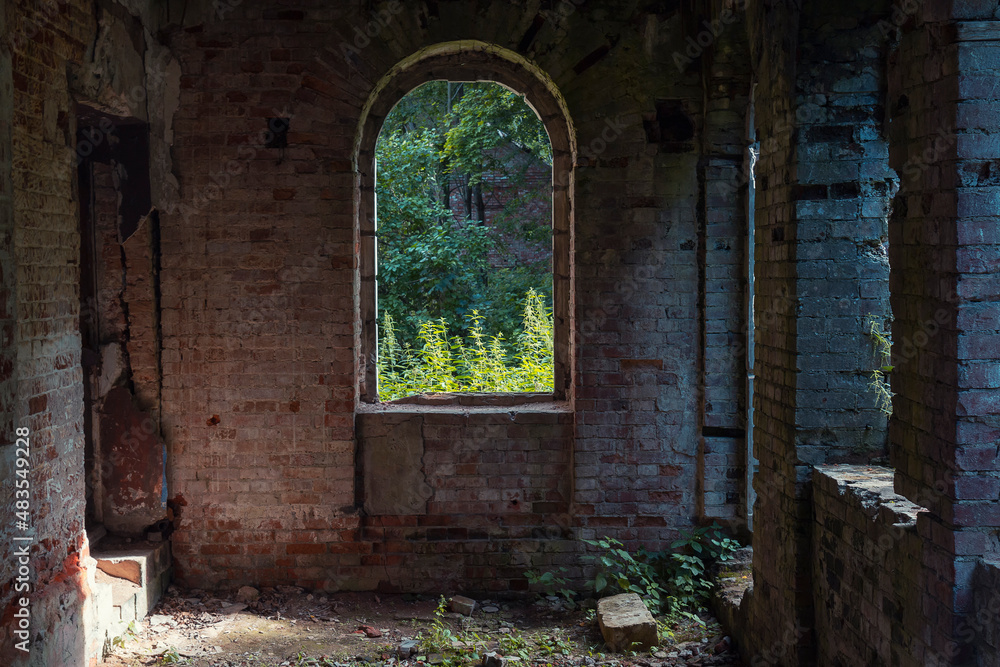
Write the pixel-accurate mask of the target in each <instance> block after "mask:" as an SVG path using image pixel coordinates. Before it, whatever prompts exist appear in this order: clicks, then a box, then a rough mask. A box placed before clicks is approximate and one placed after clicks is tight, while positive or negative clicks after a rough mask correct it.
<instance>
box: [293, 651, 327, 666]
mask: <svg viewBox="0 0 1000 667" xmlns="http://www.w3.org/2000/svg"><path fill="white" fill-rule="evenodd" d="M282 664H285V663H282ZM337 664H338V663H337V662H336V661H335V660H334V659H333V658H330V657H327V656H325V655H323V656H320V657H318V658H311V657H309V656H307V655H306V654H305V653H301V652H300V653H297V654H296V655H295V667H335V665H337Z"/></svg>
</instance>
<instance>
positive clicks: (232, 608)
mask: <svg viewBox="0 0 1000 667" xmlns="http://www.w3.org/2000/svg"><path fill="white" fill-rule="evenodd" d="M246 608H247V606H246V605H245V604H243V603H242V602H237V603H236V604H231V605H226V606H225V607H223V608H222V609H220V610H219V613H221V614H226V615H230V614H238V613H239V612H241V611H243V610H244V609H246Z"/></svg>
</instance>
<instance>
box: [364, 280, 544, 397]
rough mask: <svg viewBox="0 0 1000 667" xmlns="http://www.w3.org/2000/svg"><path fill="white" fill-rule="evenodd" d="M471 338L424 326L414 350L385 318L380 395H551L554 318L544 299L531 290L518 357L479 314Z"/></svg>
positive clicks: (441, 326)
mask: <svg viewBox="0 0 1000 667" xmlns="http://www.w3.org/2000/svg"><path fill="white" fill-rule="evenodd" d="M469 320H470V321H471V325H470V327H469V333H468V338H467V339H466V340H462V338H460V337H458V336H453V337H451V338H450V339H449V338H448V325H447V322H446V321H445V320H444V319H440V320H437V321H433V320H427V321H424V322H422V323H421V324H420V329H419V333H418V335H417V339H418V341H419V342H420V347H419V348H416V349H414V348H413V347H411V346H410V345H409V344H407V343H402V342H401V341H400V334H399V330H398V329H397V326H396V322H395V321H394V319H393V318H392V316H391V315H390V314H389V313H388V312H386V313H383V316H382V326H381V329H380V332H379V334H380V335H379V359H378V387H379V396H380V398H381V399H382V400H384V401H391V400H394V399H396V398H401V397H403V396H410V395H413V394H424V393H431V392H459V391H476V392H522V391H551V390H552V387H553V366H552V315H551V313H550V312H549V310H548V308H546V306H545V303H544V302H543V300H542V296H541V295H540V294H538V293H537V292H535V291H534V290H529V291H528V293H527V294H526V295H525V298H524V303H523V315H522V320H521V330H520V331H518V332H517V333H516V337H515V347H514V351H513V355H512V356H511V355H509V354H508V352H507V349H506V347H505V346H504V344H503V338H502V336H499V335H497V336H487V335H486V333H485V332H484V330H483V320H484V318H483V317H482V316H481V315H480V314H479V312H478V311H473V312H472V314H471V315H470V316H469Z"/></svg>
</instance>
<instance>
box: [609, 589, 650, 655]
mask: <svg viewBox="0 0 1000 667" xmlns="http://www.w3.org/2000/svg"><path fill="white" fill-rule="evenodd" d="M597 623H598V625H599V626H600V628H601V635H602V636H603V637H604V643H605V644H607V645H608V648H609V649H611V650H612V651H615V652H622V651H627V650H642V651H645V650H647V649H649V648H651V647H653V646H658V645H659V636H658V635H657V632H656V621H655V620H654V619H653V615H652V614H650V613H649V609H647V608H646V604H645V603H644V602H643V601H642V598H640V597H639V596H638V595H636V594H635V593H622V594H621V595H612V596H611V597H606V598H603V599H602V600H601V601H600V602H598V603H597Z"/></svg>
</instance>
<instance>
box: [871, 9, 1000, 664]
mask: <svg viewBox="0 0 1000 667" xmlns="http://www.w3.org/2000/svg"><path fill="white" fill-rule="evenodd" d="M941 4H942V5H943V4H945V3H941ZM974 4H975V3H962V5H974ZM923 9H924V10H925V11H924V13H923V14H922V15H920V16H918V17H917V19H916V20H915V21H913V22H911V23H908V24H907V28H908V29H907V30H905V31H903V35H902V39H901V41H900V44H899V47H898V50H897V51H896V53H894V54H893V59H892V60H891V62H890V69H889V74H890V76H889V103H890V107H889V110H890V117H891V128H892V134H891V139H892V153H891V164H892V166H893V168H894V169H895V170H896V171H897V172H898V173H899V176H900V191H899V194H898V195H897V197H896V201H895V203H894V209H893V217H892V226H891V229H892V236H891V239H890V246H889V247H890V261H891V264H892V283H891V284H892V304H893V311H894V312H895V313H896V322H895V324H894V333H895V336H894V338H895V340H894V345H893V362H894V364H895V369H894V370H893V372H892V385H893V390H894V391H895V392H896V397H895V406H896V412H895V416H894V418H893V420H892V423H891V426H890V442H891V459H892V463H893V465H894V466H895V468H896V475H895V486H896V490H897V491H898V492H900V493H902V494H904V495H905V496H907V497H908V498H909V499H911V500H913V501H914V502H916V503H918V504H920V505H923V506H925V507H927V508H928V509H929V510H930V513H929V514H930V516H929V517H928V518H929V520H928V522H927V526H928V528H927V530H925V531H924V538H925V540H927V543H928V546H927V548H926V551H925V555H924V559H925V566H926V567H927V569H928V573H927V583H926V586H925V587H924V590H925V593H924V602H923V607H924V609H925V613H926V614H927V615H928V617H929V618H932V619H933V618H936V619H938V620H937V622H936V623H935V625H934V626H933V627H931V628H928V633H929V636H928V643H929V645H930V649H929V650H931V651H932V654H930V655H926V656H925V664H954V665H960V664H970V661H972V660H974V658H973V657H972V655H971V654H972V652H973V651H972V645H973V640H972V639H970V633H969V629H970V625H969V622H970V621H969V620H968V619H965V620H963V618H962V615H963V614H964V613H967V612H968V611H970V609H971V604H972V593H973V591H972V575H973V569H974V567H975V562H976V561H977V560H978V558H979V556H980V555H982V554H986V555H987V556H993V557H994V558H995V557H996V556H997V554H998V552H1000V544H998V539H997V536H996V529H997V527H998V526H1000V503H998V502H997V501H998V500H1000V478H998V477H997V460H998V439H1000V394H998V391H997V390H998V388H1000V362H998V361H997V350H998V349H1000V291H998V287H997V285H998V279H997V274H996V272H997V269H998V268H1000V226H998V225H997V213H998V210H1000V207H998V203H997V202H998V195H1000V187H998V186H1000V162H998V160H1000V142H998V141H997V139H996V136H995V134H994V133H995V132H996V130H997V128H998V127H1000V108H998V107H997V104H996V102H995V101H994V100H995V97H996V95H995V92H994V87H995V82H996V76H997V68H998V64H1000V22H998V21H993V20H987V21H981V20H975V19H979V18H988V19H992V14H991V13H990V14H988V15H984V16H982V17H979V16H975V15H974V14H969V15H958V14H959V12H967V13H968V12H973V10H975V7H970V6H959V5H956V8H955V12H953V14H952V15H950V16H949V15H944V14H945V10H946V8H945V7H943V6H931V5H930V4H928V5H927V6H926V7H925V8H923ZM989 11H990V12H992V8H990V9H989ZM933 12H940V13H941V14H942V15H933ZM954 19H959V20H958V21H955V20H954ZM963 19H972V20H963ZM915 63H919V64H920V66H919V67H915V66H914V64H915ZM975 635H976V631H975V628H974V627H973V628H972V633H971V636H972V637H974V636H975Z"/></svg>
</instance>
